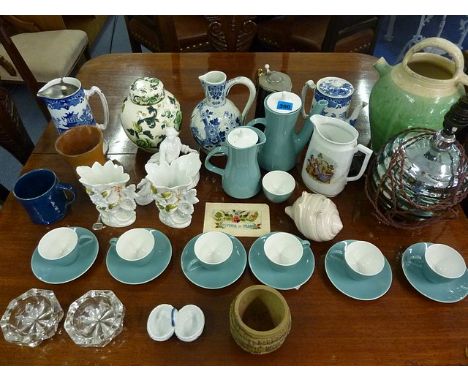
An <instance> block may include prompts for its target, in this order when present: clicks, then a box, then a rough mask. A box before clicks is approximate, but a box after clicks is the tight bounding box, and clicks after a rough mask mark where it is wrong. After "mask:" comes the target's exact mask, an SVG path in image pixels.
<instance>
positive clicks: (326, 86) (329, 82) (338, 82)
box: [317, 77, 354, 98]
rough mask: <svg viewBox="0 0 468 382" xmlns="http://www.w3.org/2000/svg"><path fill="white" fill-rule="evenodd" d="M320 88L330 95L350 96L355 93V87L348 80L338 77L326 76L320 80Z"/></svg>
mask: <svg viewBox="0 0 468 382" xmlns="http://www.w3.org/2000/svg"><path fill="white" fill-rule="evenodd" d="M317 88H318V90H319V92H320V93H322V94H323V95H325V96H329V97H343V98H345V97H350V96H352V95H353V93H354V87H353V85H351V84H350V83H349V82H348V81H346V80H344V79H342V78H338V77H326V78H324V79H323V80H321V81H319V83H318V86H317Z"/></svg>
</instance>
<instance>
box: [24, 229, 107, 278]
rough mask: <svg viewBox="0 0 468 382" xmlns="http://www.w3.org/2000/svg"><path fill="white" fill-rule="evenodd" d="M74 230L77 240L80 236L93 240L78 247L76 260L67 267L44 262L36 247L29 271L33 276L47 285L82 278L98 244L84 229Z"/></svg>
mask: <svg viewBox="0 0 468 382" xmlns="http://www.w3.org/2000/svg"><path fill="white" fill-rule="evenodd" d="M70 228H76V233H77V234H78V240H79V238H80V236H81V235H84V234H86V235H89V236H91V237H92V238H93V240H91V241H88V242H84V243H83V244H79V245H78V256H77V258H76V260H75V261H74V262H73V263H71V264H67V265H60V264H53V263H52V262H51V261H47V260H44V259H43V258H42V257H41V256H40V255H39V252H38V251H37V247H36V249H35V250H34V253H33V255H32V258H31V269H32V271H33V274H34V276H36V277H37V278H38V279H39V280H41V281H43V282H45V283H48V284H64V283H67V282H69V281H73V280H75V279H77V278H78V277H80V276H82V275H83V274H84V273H86V271H87V270H88V269H89V268H91V266H92V265H93V263H94V261H95V260H96V258H97V255H98V252H99V243H98V241H97V239H96V236H95V235H94V234H93V233H92V232H91V231H89V230H87V229H86V228H81V227H70Z"/></svg>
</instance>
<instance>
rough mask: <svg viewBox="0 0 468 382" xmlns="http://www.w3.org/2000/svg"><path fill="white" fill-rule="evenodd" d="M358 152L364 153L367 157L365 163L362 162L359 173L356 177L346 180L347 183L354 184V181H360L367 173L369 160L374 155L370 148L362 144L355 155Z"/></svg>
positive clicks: (358, 146)
mask: <svg viewBox="0 0 468 382" xmlns="http://www.w3.org/2000/svg"><path fill="white" fill-rule="evenodd" d="M358 151H360V152H362V153H364V155H365V158H364V161H363V162H362V166H361V168H360V170H359V173H358V174H357V175H356V176H350V177H347V178H346V181H347V182H352V181H354V180H358V179H359V178H360V177H361V176H362V174H364V171H366V168H367V164H368V163H369V159H370V158H371V156H372V154H373V151H372V150H371V149H370V148H368V147H366V146H363V145H361V144H358V145H357V147H356V151H355V153H356V152H358Z"/></svg>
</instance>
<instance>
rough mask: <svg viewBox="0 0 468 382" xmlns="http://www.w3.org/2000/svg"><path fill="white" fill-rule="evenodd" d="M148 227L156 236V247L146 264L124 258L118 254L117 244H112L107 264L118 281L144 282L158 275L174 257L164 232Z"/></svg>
mask: <svg viewBox="0 0 468 382" xmlns="http://www.w3.org/2000/svg"><path fill="white" fill-rule="evenodd" d="M147 229H148V230H149V231H152V232H151V233H152V234H153V236H154V248H153V251H152V252H151V253H150V254H149V255H148V256H147V257H149V259H150V260H149V261H148V262H147V263H146V264H144V266H142V265H141V264H133V263H134V262H132V261H127V260H124V259H122V258H121V257H120V256H119V255H118V254H117V251H116V250H115V245H111V246H110V248H109V250H108V252H107V257H106V266H107V270H108V271H109V273H110V275H111V276H112V277H113V278H114V279H116V280H117V281H120V282H121V283H124V284H130V285H137V284H144V283H147V282H150V281H152V280H154V279H155V278H156V277H158V276H159V275H160V274H161V273H163V272H164V270H165V269H166V268H167V266H168V265H169V263H170V261H171V257H172V246H171V242H170V241H169V239H168V238H167V236H166V235H164V234H163V233H162V232H159V231H157V230H154V229H150V228H147ZM145 259H146V258H145ZM135 263H138V261H135Z"/></svg>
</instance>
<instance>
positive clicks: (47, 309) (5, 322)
mask: <svg viewBox="0 0 468 382" xmlns="http://www.w3.org/2000/svg"><path fill="white" fill-rule="evenodd" d="M62 318H63V310H62V307H61V306H60V304H59V302H58V300H57V298H56V297H55V294H54V292H52V291H50V290H44V289H35V288H34V289H30V290H28V291H27V292H25V293H23V294H22V295H21V296H19V297H17V298H15V299H14V300H12V301H10V303H9V304H8V307H7V309H6V311H5V313H4V314H3V316H2V319H1V321H0V326H1V328H2V332H3V336H4V337H5V340H6V341H8V342H12V343H15V344H18V345H23V346H30V347H35V346H37V345H39V344H40V343H41V342H42V341H44V340H46V339H48V338H50V337H52V336H53V335H54V334H55V333H56V332H57V328H58V326H59V323H60V321H61V320H62Z"/></svg>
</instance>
